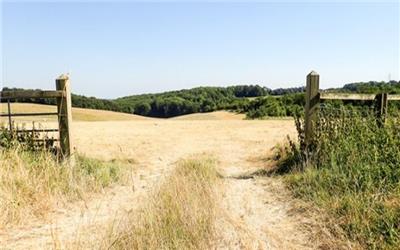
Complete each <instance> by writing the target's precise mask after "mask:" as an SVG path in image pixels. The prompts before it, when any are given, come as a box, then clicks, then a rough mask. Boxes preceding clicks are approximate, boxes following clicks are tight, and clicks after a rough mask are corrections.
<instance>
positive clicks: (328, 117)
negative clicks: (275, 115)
mask: <svg viewBox="0 0 400 250" xmlns="http://www.w3.org/2000/svg"><path fill="white" fill-rule="evenodd" d="M324 110H325V112H320V115H319V119H318V122H317V123H316V126H315V136H314V138H313V140H312V143H311V145H310V146H309V147H306V146H305V145H304V130H303V122H302V120H301V119H297V128H298V131H299V138H298V140H299V142H298V143H294V142H290V144H289V145H288V146H287V147H286V150H285V151H284V154H282V155H284V158H282V157H281V161H280V163H279V168H278V169H277V172H281V173H282V172H290V174H288V175H287V176H286V180H287V183H288V185H289V187H290V188H291V190H292V191H293V193H294V194H295V195H296V196H298V197H301V198H303V199H306V200H309V201H312V202H314V203H315V204H316V205H318V206H320V207H322V208H325V210H326V211H328V213H330V214H331V215H333V216H334V217H335V218H336V219H337V220H336V221H337V223H338V224H339V225H340V226H341V227H342V228H343V229H344V231H345V233H346V234H347V236H348V237H349V238H350V239H352V240H354V241H357V242H359V243H360V244H361V245H362V246H364V247H366V248H369V249H395V248H398V246H399V245H400V121H399V119H398V118H390V119H388V120H387V124H386V126H384V127H381V126H379V125H378V123H377V122H376V120H375V117H374V115H373V114H372V113H371V114H369V115H365V114H364V115H362V113H360V112H357V111H349V110H348V109H347V110H345V109H342V110H334V109H323V110H322V111H324Z"/></svg>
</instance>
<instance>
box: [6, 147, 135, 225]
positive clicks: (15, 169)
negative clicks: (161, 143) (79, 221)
mask: <svg viewBox="0 0 400 250" xmlns="http://www.w3.org/2000/svg"><path fill="white" fill-rule="evenodd" d="M127 170H128V167H126V166H123V165H120V164H116V163H109V162H101V161H98V160H93V159H89V158H86V157H83V156H78V157H77V159H76V164H75V165H73V166H70V165H67V164H60V163H58V162H57V161H56V160H55V157H54V155H52V154H51V153H50V152H48V151H45V150H43V151H30V150H26V149H25V148H24V147H21V146H18V145H17V146H13V147H11V148H0V228H4V227H7V226H11V225H16V224H21V223H22V222H23V221H25V220H26V219H28V218H32V217H33V218H43V217H44V216H45V215H46V214H47V213H48V212H49V211H50V210H51V209H52V208H54V207H55V206H56V205H62V204H63V203H65V202H69V201H72V200H76V199H80V198H84V196H85V195H86V194H87V193H89V192H97V191H100V190H101V189H102V188H104V187H106V186H109V185H110V184H111V183H113V182H118V181H122V180H123V178H122V176H123V175H124V173H126V172H127Z"/></svg>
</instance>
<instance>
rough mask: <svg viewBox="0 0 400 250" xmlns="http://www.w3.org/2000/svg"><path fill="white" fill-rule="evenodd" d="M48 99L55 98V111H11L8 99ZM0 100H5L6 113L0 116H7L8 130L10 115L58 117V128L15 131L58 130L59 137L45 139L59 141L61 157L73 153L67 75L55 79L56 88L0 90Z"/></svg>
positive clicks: (69, 92)
mask: <svg viewBox="0 0 400 250" xmlns="http://www.w3.org/2000/svg"><path fill="white" fill-rule="evenodd" d="M26 98H32V99H49V98H55V99H56V101H57V112H41V113H12V112H11V103H10V100H18V99H26ZM0 100H7V105H8V113H7V114H0V117H8V118H9V119H8V122H9V126H10V130H11V131H12V129H13V128H12V117H16V116H50V115H56V116H57V117H58V129H31V130H18V131H16V132H17V133H23V132H58V133H59V139H58V140H57V139H46V140H49V141H59V143H60V153H61V156H62V158H64V159H67V158H69V157H70V156H71V154H72V153H73V145H72V138H71V124H72V112H71V91H70V84H69V77H68V76H66V75H61V76H60V77H58V78H57V79H56V90H21V91H20V90H18V91H0Z"/></svg>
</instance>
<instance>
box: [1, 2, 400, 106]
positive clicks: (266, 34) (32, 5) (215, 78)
mask: <svg viewBox="0 0 400 250" xmlns="http://www.w3.org/2000/svg"><path fill="white" fill-rule="evenodd" d="M0 1H1V0H0ZM1 8H2V12H1V13H2V14H1V15H2V18H1V21H2V30H1V31H2V32H1V42H2V51H1V52H2V53H1V55H2V76H1V84H4V85H6V86H12V87H24V88H42V89H54V85H55V84H54V79H55V78H56V77H57V76H58V75H60V74H61V73H64V72H70V75H71V84H72V89H73V92H74V93H78V94H85V95H90V96H97V97H105V98H114V97H118V96H125V95H130V94H139V93H148V92H160V91H165V90H175V89H182V88H191V87H195V86H201V85H207V86H227V85H234V84H260V85H264V86H267V87H270V88H278V87H296V86H301V85H304V82H305V76H306V74H307V73H308V72H309V71H311V70H316V71H317V72H318V73H320V75H321V87H323V88H326V87H333V86H341V85H342V84H344V83H348V82H356V81H369V80H379V81H380V80H385V81H387V80H388V79H389V77H390V78H391V79H392V80H399V77H400V62H399V60H400V59H399V58H400V41H399V40H400V38H399V36H400V31H399V29H400V20H399V18H400V17H399V16H400V15H399V13H400V6H399V2H398V1H392V2H386V3H378V2H377V3H373V2H368V3H367V2H353V3H344V2H341V3H333V2H329V3H326V2H325V3H322V2H316V1H313V2H300V3H299V2H297V3H296V2H286V3H278V2H264V3H254V2H253V3H239V2H219V3H211V2H195V3H194V2H152V3H146V2H132V1H123V2H121V1H119V2H111V1H102V2H82V1H81V2H79V1H73V2H63V3H56V2H49V1H47V2H35V1H33V2H20V1H18V2H12V1H3V2H2V5H1Z"/></svg>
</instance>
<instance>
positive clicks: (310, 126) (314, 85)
mask: <svg viewBox="0 0 400 250" xmlns="http://www.w3.org/2000/svg"><path fill="white" fill-rule="evenodd" d="M319 97H320V96H319V75H318V73H317V72H315V71H311V73H310V74H308V75H307V86H306V106H305V120H304V123H305V124H304V132H305V143H306V146H308V145H309V144H310V143H311V140H312V138H313V133H314V124H315V122H316V120H317V112H318V106H319Z"/></svg>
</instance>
